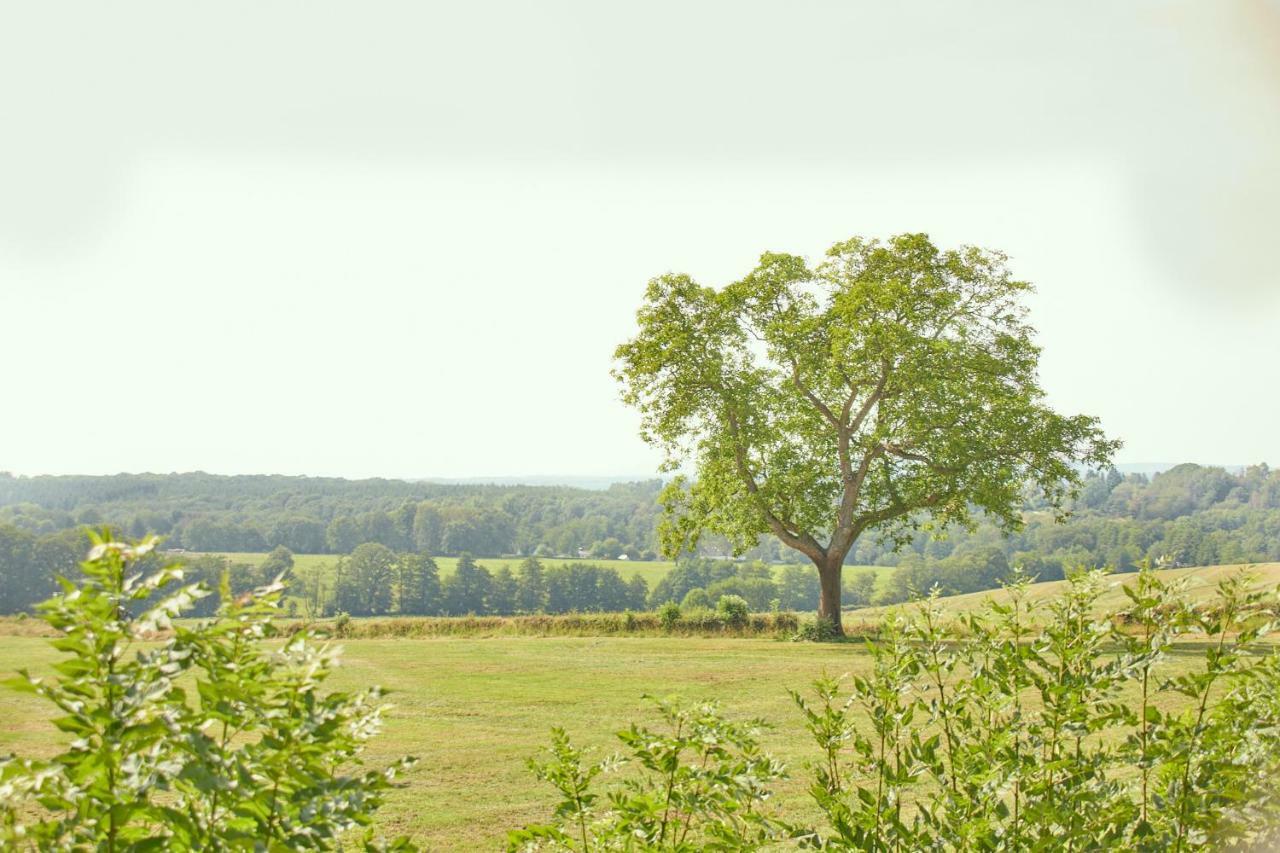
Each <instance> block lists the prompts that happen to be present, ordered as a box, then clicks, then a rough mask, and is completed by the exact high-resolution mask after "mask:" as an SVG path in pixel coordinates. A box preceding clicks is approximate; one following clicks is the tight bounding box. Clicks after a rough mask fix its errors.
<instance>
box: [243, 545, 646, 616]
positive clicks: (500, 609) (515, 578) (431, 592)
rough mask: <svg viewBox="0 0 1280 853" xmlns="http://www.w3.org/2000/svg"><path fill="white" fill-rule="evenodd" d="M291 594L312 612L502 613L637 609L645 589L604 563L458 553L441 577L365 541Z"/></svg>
mask: <svg viewBox="0 0 1280 853" xmlns="http://www.w3.org/2000/svg"><path fill="white" fill-rule="evenodd" d="M259 574H261V573H259ZM291 591H292V592H294V594H296V595H297V596H299V597H300V598H301V599H302V600H303V601H304V603H305V606H306V607H307V608H308V610H309V612H311V613H313V614H320V613H332V612H343V613H348V614H350V615H352V616H387V615H401V616H463V615H469V614H474V615H496V616H508V615H512V614H517V613H570V612H621V611H624V610H644V609H645V607H646V602H647V600H648V592H649V589H648V585H647V584H646V583H645V581H644V579H643V578H641V577H633V578H631V579H630V580H624V579H623V578H622V577H621V576H620V575H619V574H618V572H617V571H616V570H614V569H611V568H602V567H600V566H596V565H592V564H584V563H573V564H563V565H558V566H557V565H549V566H544V565H543V564H542V562H541V561H540V560H538V559H537V558H536V557H528V558H526V559H525V560H524V561H523V562H522V563H521V564H520V565H519V566H518V567H517V568H516V570H515V571H512V570H511V569H510V568H509V567H507V566H505V565H504V566H501V567H499V568H498V569H496V570H493V571H491V570H490V569H488V568H487V567H485V566H483V565H480V564H479V563H477V562H476V561H475V559H474V558H472V556H471V555H470V554H463V555H462V556H461V557H459V558H458V561H457V565H456V566H455V567H454V570H453V571H452V572H451V573H449V574H447V575H445V576H444V577H441V572H440V570H439V567H438V566H437V565H436V562H435V560H433V559H432V558H431V557H428V556H426V555H424V554H416V553H413V552H395V551H392V550H391V549H390V548H388V547H386V546H385V545H382V544H380V543H377V542H366V543H364V544H362V545H360V546H358V547H357V548H356V549H355V550H354V551H352V552H351V554H350V555H349V556H347V557H343V558H341V559H339V560H338V562H337V564H336V566H335V567H334V569H333V572H332V574H331V575H326V574H325V573H323V572H320V571H314V572H311V573H309V574H304V575H301V576H299V577H297V578H296V579H295V580H294V581H293V582H292V585H291Z"/></svg>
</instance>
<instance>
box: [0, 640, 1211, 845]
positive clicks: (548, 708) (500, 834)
mask: <svg viewBox="0 0 1280 853" xmlns="http://www.w3.org/2000/svg"><path fill="white" fill-rule="evenodd" d="M343 645H344V647H345V655H344V666H343V667H342V668H340V669H339V670H338V671H337V672H336V673H335V675H334V676H333V678H332V679H331V682H330V684H331V686H333V687H334V688H337V689H354V688H359V687H364V686H367V685H369V684H374V683H377V684H381V685H383V686H385V687H387V688H389V689H390V690H392V691H393V693H392V696H391V700H392V701H393V702H394V703H395V708H394V710H393V711H392V712H391V714H390V715H389V718H388V721H387V726H386V729H385V731H384V732H383V733H382V734H381V735H379V736H378V737H377V738H376V739H375V740H374V741H373V742H372V744H371V746H370V749H369V752H368V755H367V758H368V760H369V762H370V763H371V764H373V765H381V764H385V763H387V762H390V761H391V760H392V759H393V758H395V757H397V756H400V755H403V754H406V753H408V754H414V755H417V756H419V757H420V758H421V759H422V761H421V763H420V764H419V765H418V767H417V768H415V769H414V770H413V771H412V772H411V773H410V775H409V776H408V777H407V781H408V786H407V787H405V788H403V789H401V790H398V791H396V792H394V793H393V794H392V796H391V797H390V799H389V801H388V803H387V806H386V808H385V809H384V810H383V812H382V813H381V814H380V817H379V820H378V824H379V827H380V829H381V830H382V831H383V832H385V833H387V834H389V835H391V834H399V833H407V834H409V835H410V836H412V837H413V838H414V839H415V840H417V841H418V842H420V843H422V844H423V845H424V846H425V847H426V848H427V849H432V850H473V849H496V848H498V847H499V846H500V845H501V842H502V839H503V838H504V835H505V832H506V830H507V829H508V828H513V827H517V826H520V825H523V824H525V823H530V822H538V821H542V820H545V819H546V818H547V816H548V813H549V809H550V806H551V804H552V803H553V796H552V793H551V791H550V790H549V789H546V788H544V787H543V786H542V785H540V784H538V783H537V782H536V781H535V780H534V779H533V778H532V776H531V775H530V774H529V773H528V771H527V769H526V768H525V765H524V762H525V759H526V758H527V757H528V756H529V755H531V754H533V753H535V752H537V751H538V750H539V749H541V748H542V747H543V746H544V745H545V744H546V742H547V735H548V730H549V729H550V727H551V726H553V725H562V726H564V727H565V728H566V729H567V730H568V731H569V733H570V734H571V736H572V737H573V738H574V740H575V741H576V742H578V743H580V744H583V745H586V746H589V747H592V748H594V749H596V750H597V751H598V753H597V754H604V753H608V752H613V751H614V750H615V749H616V748H617V746H618V744H617V742H616V740H615V739H614V737H613V733H614V732H616V731H617V730H619V729H621V728H623V727H624V724H625V723H627V722H629V721H632V720H640V721H653V719H654V715H653V713H652V710H651V708H650V707H649V706H648V705H647V704H646V702H645V700H644V699H643V698H642V697H643V696H644V694H654V695H659V696H666V695H671V694H679V695H682V696H684V697H686V698H690V699H718V700H721V701H722V702H723V703H724V705H725V707H726V708H727V709H728V710H729V713H730V715H731V716H733V717H735V718H745V717H751V716H761V717H764V718H766V719H768V720H770V721H771V722H773V723H774V724H775V726H776V727H775V728H774V729H773V730H772V731H768V732H766V733H765V734H764V737H763V743H764V745H765V746H766V748H767V749H769V750H770V751H772V752H773V753H774V754H775V755H777V756H778V757H779V758H781V759H783V760H784V761H786V763H787V764H788V766H789V767H790V769H791V777H790V778H789V779H788V780H786V781H785V782H784V783H782V784H780V785H779V786H778V788H777V792H778V805H779V806H781V807H783V808H786V809H787V810H788V812H789V813H790V814H791V816H792V817H793V818H802V817H806V816H810V815H811V810H810V807H809V804H808V798H807V795H806V789H807V786H808V784H809V781H810V773H809V771H808V770H807V768H806V767H805V763H806V762H807V761H809V760H812V759H813V758H814V757H815V752H814V749H813V748H812V747H811V746H810V743H809V741H808V739H807V736H806V735H805V734H804V732H803V729H802V728H801V725H800V721H799V718H798V715H797V713H796V711H795V709H794V707H793V706H792V703H791V700H790V698H789V697H788V696H787V693H786V689H787V688H789V687H791V688H798V689H802V690H803V689H805V688H806V687H807V686H808V684H809V683H810V682H811V681H812V680H813V679H814V678H815V677H817V676H819V675H821V674H823V673H828V674H833V675H839V674H842V673H846V672H863V671H865V670H866V669H867V667H868V664H869V659H868V656H867V654H866V652H865V651H864V650H863V648H862V647H861V646H860V645H858V644H852V643H849V644H807V643H785V642H776V641H768V640H754V639H688V638H651V637H644V638H635V637H596V638H573V637H555V638H536V637H500V638H492V639H475V638H470V639H415V640H405V639H359V640H348V641H345V642H344V644H343ZM1196 651H1197V650H1196V649H1195V648H1194V647H1192V646H1188V647H1187V649H1186V653H1185V654H1178V655H1175V656H1174V668H1175V669H1177V670H1179V671H1183V670H1185V669H1187V668H1189V667H1191V666H1193V665H1195V663H1196V657H1195V656H1194V655H1195V653H1196ZM55 660H56V653H55V652H54V651H53V649H52V648H50V646H49V643H48V641H47V640H44V639H39V638H33V637H4V638H3V639H2V640H0V674H3V675H6V676H7V675H8V674H9V673H11V672H12V671H13V670H15V669H17V668H18V667H29V668H31V669H32V670H33V671H34V672H36V673H38V674H43V673H47V672H49V670H50V666H51V664H52V663H53V662H54V661H55ZM0 707H2V708H3V710H4V714H5V718H6V725H5V726H4V727H2V728H0V752H9V751H15V752H18V753H20V754H25V755H39V754H48V753H49V752H50V751H51V750H52V749H53V748H54V746H55V744H56V743H57V740H58V739H59V738H61V737H62V735H60V734H59V733H58V732H57V731H56V730H55V729H54V727H53V725H52V724H51V723H50V722H49V719H50V716H51V715H50V713H49V709H48V708H47V707H46V706H44V705H42V704H41V703H40V702H39V701H38V700H37V699H36V698H35V697H31V696H27V695H24V694H17V693H13V692H10V691H8V690H2V689H0Z"/></svg>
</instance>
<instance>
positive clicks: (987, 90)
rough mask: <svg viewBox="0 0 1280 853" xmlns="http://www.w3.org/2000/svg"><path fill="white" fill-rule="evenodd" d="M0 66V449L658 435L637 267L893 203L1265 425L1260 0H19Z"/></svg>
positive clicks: (384, 460) (785, 237)
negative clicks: (642, 358) (640, 338)
mask: <svg viewBox="0 0 1280 853" xmlns="http://www.w3.org/2000/svg"><path fill="white" fill-rule="evenodd" d="M890 7H891V8H890ZM0 99H2V102H3V104H4V111H3V118H2V119H0V121H2V122H3V132H2V133H0V323H2V330H0V360H2V363H3V365H4V368H5V379H4V393H3V397H0V400H2V401H3V402H2V403H0V470H6V469H7V470H11V471H15V472H20V473H68V472H79V473H109V472H117V471H175V470H179V471H181V470H194V469H203V470H207V471H213V472H221V473H300V474H332V475H343V476H368V475H381V476H396V477H422V476H442V477H463V476H482V475H498V474H516V475H519V474H566V475H569V474H572V475H600V474H623V473H625V474H646V473H650V472H652V471H653V470H654V466H655V462H656V457H655V455H654V454H653V453H652V452H651V451H650V450H648V449H647V448H646V447H645V446H644V445H643V444H642V443H641V442H640V440H639V438H638V437H637V435H636V424H637V419H636V417H635V416H634V415H633V414H632V413H630V412H629V411H628V410H626V409H625V408H624V407H623V406H622V405H621V403H619V402H618V399H617V389H616V387H615V384H614V382H613V381H612V380H611V379H610V377H609V375H608V371H609V367H610V357H611V352H612V349H613V347H614V346H615V345H616V344H617V343H618V342H620V341H621V340H623V339H624V338H625V337H627V336H628V335H629V334H630V332H631V330H632V324H633V315H634V311H635V309H636V307H637V305H638V303H639V299H640V296H641V293H642V291H643V287H644V284H645V282H646V280H647V279H648V278H650V277H651V276H653V275H656V274H660V273H662V272H665V271H668V270H678V271H685V272H689V273H691V274H693V275H694V276H696V277H697V278H699V279H700V280H701V281H703V282H704V283H706V284H723V283H725V282H727V281H729V280H731V279H733V278H735V277H737V276H740V275H741V274H742V273H744V272H746V271H747V270H748V269H750V267H751V266H752V264H753V263H754V260H755V258H756V257H757V256H758V254H759V253H760V252H761V251H764V250H766V249H768V250H777V251H794V252H801V253H805V254H809V255H816V254H818V253H820V252H821V251H822V250H823V249H824V248H825V247H826V246H827V245H829V244H830V243H831V242H834V241H835V240H837V239H842V238H845V237H848V236H851V235H854V234H862V235H888V234H891V233H895V232H899V231H906V230H910V231H927V232H928V233H930V234H931V235H932V236H933V237H934V239H935V241H937V242H939V243H942V244H956V243H962V242H965V243H975V244H979V245H983V246H988V247H993V248H999V249H1003V250H1004V251H1006V252H1008V253H1009V254H1010V255H1011V257H1012V262H1013V267H1014V269H1015V271H1016V272H1017V273H1018V274H1019V275H1020V276H1022V277H1024V278H1027V279H1030V280H1032V281H1033V282H1035V283H1036V285H1037V287H1038V289H1039V290H1038V294H1037V295H1036V296H1035V298H1034V300H1033V302H1032V312H1033V313H1032V321H1033V323H1034V325H1036V326H1037V327H1038V328H1039V330H1040V333H1041V334H1040V342H1041V344H1042V345H1043V347H1044V356H1043V361H1042V378H1043V382H1044V385H1045V386H1046V388H1047V389H1048V390H1049V392H1050V395H1051V398H1052V400H1053V402H1054V403H1055V404H1056V405H1057V406H1059V407H1060V408H1062V409H1063V410H1066V411H1070V412H1088V413H1091V414H1096V415H1099V416H1101V417H1102V419H1103V423H1104V426H1105V427H1106V429H1107V430H1108V431H1109V432H1110V433H1111V434H1113V435H1115V436H1117V437H1120V438H1122V439H1123V440H1124V441H1125V442H1126V447H1125V449H1124V451H1123V452H1122V454H1121V456H1120V460H1121V461H1126V462H1156V461H1159V462H1174V461H1183V460H1190V461H1200V462H1211V463H1212V462H1217V463H1249V462H1256V461H1263V460H1266V461H1269V462H1271V463H1273V464H1274V463H1280V427H1278V426H1277V425H1278V424H1280V383H1278V382H1277V368H1278V366H1280V277H1278V276H1277V273H1276V270H1275V246H1276V245H1277V229H1278V226H1280V209H1278V208H1280V3H1277V2H1270V1H1269V0H1255V2H1240V3H1234V2H1214V3H1203V2H1187V3H1144V2H1126V3H1115V2H1110V0H1108V2H1092V3H1089V2H1078V0H1073V2H1061V3H1055V4H1049V3H1026V2H1021V1H1020V0H1019V2H1007V3H998V2H980V3H958V2H945V3H944V2H938V3H897V4H884V3H871V2H864V3H856V2H848V0H841V1H840V2H788V3H750V2H743V0H732V2H717V3H711V2H703V3H691V2H670V3H667V2H647V3H642V4H641V3H633V4H625V5H624V4H615V3H603V2H599V0H582V2H559V3H556V2H540V3H525V2H514V0H512V2H477V3H450V4H428V3H422V2H405V3H377V2H371V3H356V2H348V3H331V2H315V0H311V2H293V3H262V2H252V3H248V2H246V3H227V2H223V3H214V4H201V5H200V6H199V7H198V8H197V7H195V6H194V5H192V4H182V3H171V2H156V3H153V4H140V3H113V4H100V3H88V4H83V5H78V6H76V5H68V4H61V3H59V4H53V3H26V4H18V3H10V4H5V5H4V6H3V7H2V9H0Z"/></svg>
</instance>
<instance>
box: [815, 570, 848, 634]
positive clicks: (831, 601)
mask: <svg viewBox="0 0 1280 853" xmlns="http://www.w3.org/2000/svg"><path fill="white" fill-rule="evenodd" d="M843 562H844V561H843V560H826V561H824V562H822V563H818V564H817V566H818V581H819V582H820V583H821V585H822V594H821V595H820V596H819V597H818V618H819V619H825V620H827V622H829V623H830V624H831V625H832V626H833V627H834V628H835V631H836V635H837V636H844V626H843V625H842V624H841V622H840V571H841V569H842V568H843V565H842V564H843Z"/></svg>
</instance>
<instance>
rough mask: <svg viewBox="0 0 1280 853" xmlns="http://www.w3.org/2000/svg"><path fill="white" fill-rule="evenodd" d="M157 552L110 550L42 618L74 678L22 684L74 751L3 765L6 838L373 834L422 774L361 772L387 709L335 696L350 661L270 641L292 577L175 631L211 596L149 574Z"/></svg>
mask: <svg viewBox="0 0 1280 853" xmlns="http://www.w3.org/2000/svg"><path fill="white" fill-rule="evenodd" d="M154 544H155V543H154V540H151V541H148V542H146V543H143V544H141V545H136V546H135V545H127V544H122V543H119V542H114V541H111V540H110V538H109V534H108V535H104V536H101V537H98V538H97V539H96V544H95V545H94V547H93V549H92V551H91V552H90V554H89V559H88V560H87V561H86V562H85V563H83V564H82V569H83V573H84V581H83V582H82V583H81V584H79V585H78V586H77V585H75V584H72V583H71V582H69V581H65V580H64V581H62V586H63V593H62V594H61V595H59V596H57V597H55V598H53V599H51V600H50V601H48V602H46V603H45V604H43V605H41V606H40V609H41V612H42V613H43V615H44V618H45V620H46V621H47V622H48V623H49V624H50V625H51V626H53V627H54V628H56V629H57V630H58V631H59V632H60V634H61V635H62V638H61V639H59V640H57V641H55V642H54V646H55V647H56V648H57V649H58V650H59V651H62V652H66V653H67V654H68V655H69V657H68V658H67V659H65V660H63V661H62V662H60V663H58V664H57V665H56V667H55V670H56V671H57V673H58V677H57V678H56V679H50V680H46V679H40V678H34V677H32V676H31V675H30V674H29V673H27V672H26V671H22V672H21V673H20V678H18V679H15V680H14V681H13V682H10V685H11V686H14V687H17V688H18V689H21V690H26V691H29V692H32V693H35V694H36V695H38V696H41V697H43V698H45V699H47V700H48V701H49V702H50V703H51V704H52V705H53V706H54V707H55V708H56V709H57V712H58V713H59V714H60V716H58V717H57V718H56V719H54V721H53V722H54V724H55V725H56V726H57V727H58V728H59V729H60V730H62V731H63V732H66V733H68V734H69V735H71V736H72V738H73V740H72V741H71V742H70V744H69V745H68V746H67V747H66V748H65V749H64V750H63V751H62V752H61V753H60V754H58V755H56V756H55V757H54V758H52V759H50V760H48V761H35V760H20V759H17V758H13V757H10V758H7V759H3V760H0V842H3V845H4V846H5V847H6V848H24V847H30V848H36V849H42V850H44V849H57V850H63V849H67V850H71V849H77V850H78V849H85V850H89V849H100V850H108V851H116V850H144V849H145V850H190V849H196V848H199V849H202V850H241V849H243V850H254V849H303V848H311V849H337V848H338V847H339V838H340V836H341V835H342V834H343V833H345V832H347V831H348V830H352V829H357V828H360V827H368V826H369V824H370V821H371V818H372V815H373V813H374V812H375V811H376V810H377V808H378V807H379V805H380V804H381V801H382V796H383V794H384V793H385V792H386V790H387V789H388V788H389V787H390V786H391V785H392V780H393V778H394V776H395V775H396V774H397V773H398V772H399V771H400V770H401V769H402V768H404V767H405V766H407V764H408V761H407V760H406V761H403V762H400V763H398V764H396V765H393V766H392V767H390V768H388V769H386V770H384V771H380V772H374V771H361V770H360V769H359V753H360V750H361V747H362V745H363V743H364V742H365V741H366V740H368V739H369V738H370V737H371V736H372V735H374V734H375V733H376V732H377V731H378V728H379V725H380V721H381V716H382V713H383V711H384V709H385V707H386V706H385V705H383V704H382V702H381V694H380V692H379V691H378V690H377V689H376V688H374V689H370V690H366V691H362V692H359V693H354V694H347V693H328V694H323V695H322V694H321V692H320V689H319V688H320V686H321V684H322V683H323V681H324V680H325V678H326V677H327V675H328V674H329V671H330V668H331V667H332V666H333V664H334V662H335V660H336V658H335V653H334V650H333V649H331V648H330V647H328V646H325V645H323V644H320V643H318V642H317V641H316V638H315V637H313V636H312V635H310V634H308V633H305V632H303V633H298V634H295V635H294V636H292V637H290V638H289V639H288V640H287V641H286V642H284V644H283V645H282V646H277V647H272V646H269V645H267V644H265V643H264V642H263V641H264V640H270V639H271V638H272V637H274V636H275V635H276V632H275V628H274V626H273V623H272V617H273V616H274V614H275V611H276V609H277V607H278V605H279V600H280V595H281V591H282V585H281V583H280V581H279V580H277V581H276V582H275V583H274V584H272V585H270V586H267V587H264V588H262V589H260V590H258V591H257V592H255V593H252V594H249V595H247V596H244V597H242V598H241V599H239V600H234V599H232V597H231V595H230V591H229V589H228V588H227V584H226V581H225V579H224V582H223V590H222V592H223V596H222V598H223V604H222V605H221V607H220V609H219V611H218V613H217V616H216V617H214V618H213V619H211V620H207V621H201V622H198V623H196V624H195V625H193V626H191V627H183V626H180V625H175V624H174V622H173V620H174V618H176V617H178V616H180V615H182V614H183V613H184V612H186V611H188V610H190V609H191V607H192V605H193V604H194V603H195V602H196V601H197V600H199V599H201V598H203V597H205V596H207V595H208V594H209V592H210V591H209V590H208V589H207V588H205V587H204V586H203V585H200V584H188V585H180V581H181V580H182V570H181V568H179V567H177V566H166V567H162V568H159V569H156V570H154V571H152V572H151V573H150V574H144V573H143V572H141V571H139V569H141V568H144V567H146V566H147V565H148V563H149V560H148V558H147V554H148V552H150V551H151V549H152V547H153V545H154ZM161 635H165V636H167V639H165V640H164V641H163V642H156V641H155V640H154V638H156V637H157V636H161ZM183 676H188V678H186V679H183ZM179 679H183V683H184V684H186V683H191V684H192V686H193V687H194V692H192V693H188V690H187V688H186V687H183V686H179ZM366 841H367V842H368V843H372V836H370V835H366ZM392 846H394V847H396V848H399V849H406V848H407V847H408V845H407V843H406V842H403V841H398V842H396V843H395V844H394V845H392Z"/></svg>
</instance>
